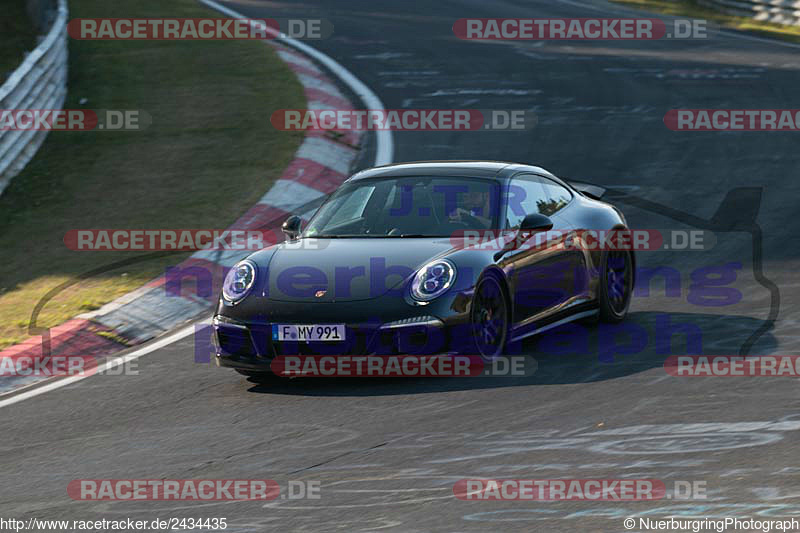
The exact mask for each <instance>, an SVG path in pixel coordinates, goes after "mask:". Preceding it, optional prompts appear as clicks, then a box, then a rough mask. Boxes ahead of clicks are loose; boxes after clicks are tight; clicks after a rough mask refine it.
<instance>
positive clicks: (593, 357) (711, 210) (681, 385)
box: [0, 0, 800, 532]
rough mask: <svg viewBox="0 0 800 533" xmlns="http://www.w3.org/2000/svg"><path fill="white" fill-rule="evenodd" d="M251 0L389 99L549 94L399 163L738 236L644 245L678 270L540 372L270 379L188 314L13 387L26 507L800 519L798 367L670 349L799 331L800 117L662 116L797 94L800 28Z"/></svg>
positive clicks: (649, 258) (373, 522)
mask: <svg viewBox="0 0 800 533" xmlns="http://www.w3.org/2000/svg"><path fill="white" fill-rule="evenodd" d="M226 5H229V6H230V7H232V8H234V9H236V10H238V11H240V12H242V13H244V14H246V15H248V16H251V17H261V18H264V17H320V18H325V19H328V20H329V21H331V22H332V23H333V24H334V27H335V32H334V34H333V36H332V37H331V38H329V39H325V40H320V41H315V42H312V43H310V44H312V45H313V46H314V47H316V48H317V49H319V50H321V51H322V52H324V53H326V54H328V55H330V56H331V57H333V58H335V59H336V60H337V61H339V62H340V63H341V64H342V65H344V66H345V67H346V68H347V69H349V70H350V71H351V72H353V73H354V74H355V75H356V76H358V77H359V78H360V79H361V80H362V81H363V82H364V83H365V84H367V85H368V86H369V87H370V88H372V90H373V91H374V92H375V93H376V94H377V95H378V96H379V97H380V98H381V100H382V101H383V103H384V105H385V106H386V108H390V109H399V108H417V109H433V108H445V109H451V108H452V109H467V108H475V109H524V110H529V111H533V112H535V113H536V116H537V117H538V124H537V125H536V127H535V128H533V129H529V130H526V131H490V130H486V131H475V132H403V133H395V134H394V142H395V156H394V159H395V161H411V160H427V159H493V160H494V159H498V160H510V161H520V162H526V163H534V164H538V165H541V166H543V167H545V168H547V169H549V170H551V171H553V172H554V173H556V174H557V175H559V176H562V177H567V178H573V179H580V180H585V181H590V182H593V183H596V184H599V185H602V186H604V187H607V188H608V189H609V198H610V199H611V200H612V201H614V202H615V203H616V204H617V205H619V206H620V207H621V208H622V209H623V211H624V212H625V214H626V216H627V218H628V222H629V224H630V225H631V226H632V227H634V228H653V229H681V230H687V231H688V230H693V229H698V228H699V229H710V230H711V231H713V232H714V233H715V235H716V242H715V244H714V246H713V248H711V249H710V250H705V251H672V250H670V251H658V252H644V253H640V254H639V255H638V261H639V266H640V267H642V268H657V267H666V268H667V269H673V270H671V271H672V272H675V271H677V272H679V273H680V278H681V279H680V282H679V285H680V286H679V287H678V289H676V288H675V287H674V286H673V287H671V290H667V287H665V284H664V283H663V282H661V281H659V280H660V279H662V278H659V277H656V278H655V279H654V280H653V282H652V283H651V284H650V289H649V293H647V292H646V291H644V290H639V291H638V292H637V293H636V295H635V297H634V299H633V304H632V308H631V314H630V315H629V318H628V320H627V322H626V324H627V328H628V329H627V330H624V328H623V330H620V331H621V333H619V335H618V336H615V335H611V336H609V335H608V331H607V330H603V329H598V328H597V327H589V328H588V329H586V328H582V327H581V328H579V329H574V328H576V326H573V329H566V330H564V331H562V332H561V333H560V335H561V336H560V337H559V332H558V331H555V332H553V333H552V334H551V335H545V336H544V337H542V338H540V339H533V340H531V341H529V342H527V343H526V344H525V345H524V346H523V349H524V351H525V353H527V354H530V356H531V357H535V358H536V360H537V362H538V371H537V372H536V373H535V374H534V375H532V376H527V377H518V378H508V377H496V378H465V379H427V380H426V379H386V380H368V379H361V380H356V379H347V380H339V381H330V380H312V379H302V380H294V381H283V382H274V383H266V384H259V383H256V382H253V381H250V380H247V379H245V378H243V377H242V376H240V375H238V374H236V373H234V372H232V371H227V370H222V369H217V368H215V367H214V366H212V365H208V364H198V363H195V361H194V346H193V339H192V337H184V338H183V339H181V340H179V341H178V342H174V343H171V344H169V345H167V346H164V347H162V348H160V349H157V350H155V351H153V352H152V353H149V354H148V355H146V356H144V357H142V358H140V359H138V360H137V361H136V362H137V364H138V370H139V374H138V375H130V376H118V377H114V376H102V377H101V376H97V377H93V378H89V379H85V380H82V381H78V382H76V383H74V384H72V385H69V386H67V387H64V388H60V389H57V390H53V391H51V392H47V393H45V394H41V395H38V396H35V397H32V398H30V399H26V400H25V401H21V402H18V403H14V404H12V405H8V406H4V407H2V410H1V411H0V412H1V414H2V420H0V434H1V435H3V438H2V441H0V451H1V452H2V453H1V455H0V471H2V480H3V482H2V484H1V485H0V509H2V510H3V513H2V514H3V516H13V517H16V518H19V519H25V518H27V517H41V518H49V519H89V518H92V519H100V518H109V519H118V518H128V517H130V518H133V519H142V520H152V519H154V518H168V517H183V516H186V517H204V518H206V517H227V519H228V524H229V527H228V529H227V531H240V532H245V531H247V532H249V531H348V532H349V531H398V532H427V531H437V532H439V531H443V532H444V531H453V532H455V531H486V530H494V531H623V530H624V527H623V520H624V519H625V518H627V517H637V518H638V517H646V516H649V517H654V518H660V517H668V516H682V517H693V518H720V517H754V518H759V519H766V518H774V519H778V518H791V517H800V507H798V504H800V466H798V462H797V451H798V449H799V448H798V447H799V446H800V411H795V409H798V408H800V396H799V395H798V380H797V379H796V378H790V377H780V378H770V377H753V378H735V377H732V378H721V377H707V378H678V377H672V376H670V375H668V374H667V373H666V372H665V370H664V367H663V363H664V360H665V359H666V357H667V356H668V355H669V354H681V353H686V352H687V351H688V350H690V349H691V348H692V346H690V347H687V335H686V334H685V332H686V331H689V332H690V335H689V336H690V337H691V338H690V343H695V344H696V343H697V342H700V343H701V344H702V351H701V352H700V353H704V354H727V355H736V354H740V353H746V354H784V355H785V354H800V325H798V322H797V317H798V310H799V309H798V298H797V295H798V281H797V271H798V267H800V239H799V238H798V233H797V232H798V229H800V227H799V226H798V223H797V220H796V218H795V217H796V216H797V214H798V211H797V198H798V195H799V194H800V184H799V182H798V181H795V179H796V176H797V168H798V167H799V166H800V150H798V149H797V146H798V144H797V143H798V138H797V136H796V134H793V133H780V132H779V133H766V132H761V133H758V132H750V133H746V132H743V133H718V132H696V133H687V132H674V131H670V130H669V129H667V127H666V126H665V125H664V122H663V120H662V119H663V117H664V114H665V113H666V112H667V111H668V110H670V109H677V108H753V109H772V108H793V107H798V106H797V104H796V102H797V98H796V97H797V87H798V82H800V46H792V45H787V44H783V43H778V42H774V41H768V40H760V39H755V38H752V37H749V36H744V35H737V34H734V33H728V32H725V33H717V34H715V35H713V37H712V38H709V39H706V40H658V41H628V42H625V41H598V42H584V41H561V42H559V41H542V42H535V41H516V42H469V41H462V40H458V39H457V38H456V37H455V36H454V35H453V32H452V24H453V22H454V21H455V20H456V19H458V18H462V17H599V16H609V17H610V16H620V14H621V15H625V14H629V15H630V14H631V13H634V12H630V11H627V10H625V9H624V8H619V7H617V6H610V5H608V4H605V3H604V2H597V3H593V4H592V5H588V4H587V5H584V4H583V3H581V2H577V1H571V0H562V1H522V0H519V1H504V0H498V1H493V2H484V1H474V0H443V1H440V2H414V1H409V2H395V3H381V4H380V5H379V4H378V3H377V2H372V1H341V2H339V1H334V0H305V1H303V2H302V3H299V4H296V5H292V4H289V3H283V2H267V1H260V0H243V1H242V2H240V3H234V2H229V3H227V4H226ZM632 16H644V15H642V14H641V13H639V12H635V14H633V15H632ZM265 116H266V113H265ZM373 142H374V141H373ZM374 148H375V147H374V146H370V147H368V150H366V151H365V154H364V156H363V160H364V161H363V164H362V166H368V165H369V164H371V161H372V160H371V151H372V150H374ZM729 193H730V195H729ZM726 197H727V199H728V200H727V201H726ZM720 206H722V207H720ZM753 220H755V222H757V225H754V224H753V223H752V222H753ZM754 228H756V229H754ZM731 264H734V265H731ZM708 267H717V268H723V269H727V270H726V272H735V274H736V278H735V281H731V282H730V283H727V284H724V286H725V287H728V288H730V289H732V290H733V293H730V294H734V296H735V297H731V298H730V299H728V300H723V301H724V302H725V303H727V304H728V305H710V304H711V303H712V302H716V303H719V301H720V300H718V299H717V300H714V298H712V297H711V296H709V295H711V294H712V293H713V294H717V293H714V292H713V290H712V289H709V287H710V286H711V285H710V284H706V285H703V283H702V280H703V279H704V278H702V274H703V272H706V271H701V270H699V269H702V268H708ZM693 276H694V278H693ZM698 280H699V281H698ZM704 291H705V292H704ZM726 294H729V293H726ZM681 325H684V326H685V327H684V328H683V329H680V330H679V329H674V330H670V328H679V327H680V326H681ZM634 330H635V331H636V332H637V333H636V335H638V336H639V338H640V339H641V338H642V335H644V341H643V342H641V343H639V345H637V346H635V349H634V348H630V347H631V346H633V344H636V343H635V342H634V341H633V340H631V338H629V337H630V336H626V334H625V332H626V331H627V332H628V333H631V332H632V331H634ZM698 332H699V333H698ZM670 333H674V335H672V336H671V340H672V343H671V345H670V344H669V339H670ZM576 335H577V338H579V339H580V342H581V343H585V347H588V349H585V350H583V353H580V354H578V353H573V352H574V351H576V350H575V349H573V348H574V346H572V347H570V346H569V344H570V342H572V341H569V339H575V338H576ZM631 335H633V333H631ZM634 336H635V335H634ZM665 338H666V340H665ZM554 339H561V341H563V342H561V344H559V343H558V342H556V341H555V340H554ZM565 343H566V344H567V345H568V346H566V347H565V345H564V344H565ZM84 478H88V479H123V478H125V479H127V478H133V479H184V478H192V479H215V478H228V479H274V480H276V481H277V482H278V483H279V484H280V485H281V487H285V486H286V485H287V484H288V482H289V481H290V480H293V481H297V480H301V481H313V482H319V483H320V498H319V499H308V498H304V499H291V498H278V499H276V500H275V501H273V502H270V503H268V504H266V505H264V504H263V503H255V502H203V503H199V502H152V501H148V502H125V501H118V502H82V501H73V500H71V499H70V497H69V496H68V495H67V492H66V486H67V484H68V483H69V482H70V481H71V480H74V479H84ZM463 478H536V479H561V478H570V479H573V478H574V479H589V478H603V479H612V478H613V479H625V478H650V479H659V480H662V481H663V482H664V483H665V485H666V487H667V489H668V494H667V497H666V498H664V499H662V500H659V501H644V502H614V501H610V502H587V501H570V502H523V501H516V502H515V501H506V502H495V501H460V500H458V499H456V498H455V497H454V495H453V484H454V483H455V482H456V481H457V480H459V479H463ZM676 480H678V481H689V482H701V484H702V483H704V485H702V486H704V487H705V496H706V498H705V499H689V500H683V499H680V498H679V497H678V496H679V495H678V494H674V493H673V491H672V487H673V483H674V481H676Z"/></svg>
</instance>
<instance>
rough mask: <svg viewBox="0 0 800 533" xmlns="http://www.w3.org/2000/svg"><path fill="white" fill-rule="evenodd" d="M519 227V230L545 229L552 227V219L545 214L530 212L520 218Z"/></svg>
mask: <svg viewBox="0 0 800 533" xmlns="http://www.w3.org/2000/svg"><path fill="white" fill-rule="evenodd" d="M519 229H520V231H547V230H550V229H553V221H552V220H550V217H547V216H545V215H541V214H539V213H531V214H530V215H528V216H526V217H525V218H523V219H522V223H521V224H520V225H519Z"/></svg>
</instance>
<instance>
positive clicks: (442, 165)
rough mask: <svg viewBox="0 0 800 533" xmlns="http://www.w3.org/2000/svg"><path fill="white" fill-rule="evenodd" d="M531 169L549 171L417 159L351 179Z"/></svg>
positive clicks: (489, 173) (474, 174) (513, 165)
mask: <svg viewBox="0 0 800 533" xmlns="http://www.w3.org/2000/svg"><path fill="white" fill-rule="evenodd" d="M521 170H529V171H532V172H538V173H542V174H545V175H550V173H549V172H547V171H546V170H544V169H542V168H540V167H534V166H530V165H522V164H519V163H509V162H503V161H415V162H410V163H396V164H393V165H384V166H381V167H373V168H368V169H366V170H362V171H361V172H358V173H356V174H354V175H353V176H352V177H351V178H350V180H360V179H367V178H378V177H397V176H462V177H476V178H478V177H485V178H493V177H506V176H505V175H506V174H508V175H510V174H511V171H521ZM348 181H349V180H348Z"/></svg>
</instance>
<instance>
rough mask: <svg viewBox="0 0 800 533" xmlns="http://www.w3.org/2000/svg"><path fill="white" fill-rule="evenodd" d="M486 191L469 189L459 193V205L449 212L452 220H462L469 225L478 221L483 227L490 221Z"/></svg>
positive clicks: (489, 208) (487, 226)
mask: <svg viewBox="0 0 800 533" xmlns="http://www.w3.org/2000/svg"><path fill="white" fill-rule="evenodd" d="M490 215H491V207H490V203H489V192H488V191H469V192H465V193H461V198H460V201H459V206H458V207H456V208H455V210H453V211H451V212H450V220H451V221H452V222H462V223H465V224H469V225H470V226H472V225H474V224H475V221H477V222H479V223H480V224H481V226H482V227H483V229H488V228H489V225H490V224H491V223H492V217H491V216H490Z"/></svg>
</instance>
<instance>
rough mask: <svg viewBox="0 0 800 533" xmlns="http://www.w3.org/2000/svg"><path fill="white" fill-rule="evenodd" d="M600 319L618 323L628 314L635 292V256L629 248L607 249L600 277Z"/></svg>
mask: <svg viewBox="0 0 800 533" xmlns="http://www.w3.org/2000/svg"><path fill="white" fill-rule="evenodd" d="M597 292H598V298H597V299H598V304H599V307H600V320H602V321H603V322H607V323H611V324H616V323H619V322H622V321H623V320H624V319H625V317H626V316H627V314H628V308H629V307H630V304H631V294H632V293H633V257H632V256H631V252H630V251H628V250H606V251H604V252H603V255H602V256H601V266H600V277H599V279H598V290H597Z"/></svg>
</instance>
